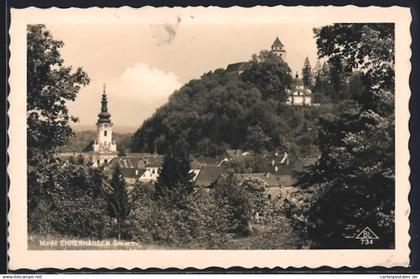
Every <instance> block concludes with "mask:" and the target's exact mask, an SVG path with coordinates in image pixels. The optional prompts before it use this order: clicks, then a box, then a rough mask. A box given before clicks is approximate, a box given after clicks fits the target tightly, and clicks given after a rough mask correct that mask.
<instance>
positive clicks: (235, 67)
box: [226, 62, 251, 72]
mask: <svg viewBox="0 0 420 279" xmlns="http://www.w3.org/2000/svg"><path fill="white" fill-rule="evenodd" d="M249 68H251V65H250V64H249V63H248V62H239V63H234V64H229V65H228V66H227V67H226V72H239V71H246V70H249Z"/></svg>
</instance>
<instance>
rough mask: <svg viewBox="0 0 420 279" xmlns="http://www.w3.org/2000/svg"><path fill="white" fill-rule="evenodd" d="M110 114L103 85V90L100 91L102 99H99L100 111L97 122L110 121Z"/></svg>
mask: <svg viewBox="0 0 420 279" xmlns="http://www.w3.org/2000/svg"><path fill="white" fill-rule="evenodd" d="M110 118H111V114H110V113H109V112H108V100H107V97H106V92H105V85H104V91H103V93H102V100H101V112H100V113H99V114H98V123H111V119H110Z"/></svg>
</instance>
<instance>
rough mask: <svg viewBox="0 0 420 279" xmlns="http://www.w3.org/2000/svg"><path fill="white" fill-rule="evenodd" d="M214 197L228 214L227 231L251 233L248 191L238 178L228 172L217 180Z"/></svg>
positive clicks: (242, 233) (250, 209)
mask: <svg viewBox="0 0 420 279" xmlns="http://www.w3.org/2000/svg"><path fill="white" fill-rule="evenodd" d="M214 195H215V199H216V200H217V201H218V202H219V204H220V207H221V208H225V210H226V211H228V212H230V214H229V224H230V228H229V229H228V232H230V233H235V234H237V235H241V236H246V235H249V234H250V233H251V228H250V222H251V219H252V202H251V199H250V197H249V193H248V192H247V191H246V190H245V188H243V187H241V185H240V182H239V181H238V179H237V178H236V177H235V176H234V175H233V174H229V175H228V176H227V177H223V178H221V179H219V180H218V181H217V184H216V186H215V191H214Z"/></svg>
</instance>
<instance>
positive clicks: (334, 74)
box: [328, 56, 347, 103]
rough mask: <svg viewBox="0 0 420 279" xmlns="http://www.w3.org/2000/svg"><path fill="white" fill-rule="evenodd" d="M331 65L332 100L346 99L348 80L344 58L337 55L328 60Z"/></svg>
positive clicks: (335, 101) (336, 101)
mask: <svg viewBox="0 0 420 279" xmlns="http://www.w3.org/2000/svg"><path fill="white" fill-rule="evenodd" d="M328 65H329V74H330V76H329V79H330V83H331V86H332V91H331V92H332V96H331V97H332V101H333V102H334V103H338V102H339V101H341V100H343V99H345V98H346V97H347V96H346V93H347V92H346V81H345V76H346V73H345V72H344V63H343V59H342V58H341V57H339V56H335V57H333V58H330V59H329V60H328Z"/></svg>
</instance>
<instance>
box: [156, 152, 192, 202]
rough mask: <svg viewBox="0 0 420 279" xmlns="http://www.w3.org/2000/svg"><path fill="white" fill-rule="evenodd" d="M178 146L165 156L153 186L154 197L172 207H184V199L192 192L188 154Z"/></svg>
mask: <svg viewBox="0 0 420 279" xmlns="http://www.w3.org/2000/svg"><path fill="white" fill-rule="evenodd" d="M178 146H179V147H178V148H176V149H174V150H171V151H170V152H169V153H168V154H166V155H165V157H164V160H163V163H162V168H160V169H159V177H158V180H157V182H156V185H155V187H156V192H155V196H156V197H157V198H158V199H161V200H162V201H163V202H165V203H166V204H168V205H169V206H171V205H172V206H174V207H180V206H185V204H184V203H185V198H186V197H187V196H188V195H190V194H191V193H192V191H193V190H194V184H193V182H192V179H193V177H194V173H193V172H192V171H191V166H190V160H189V156H188V153H187V152H186V150H185V149H183V147H181V146H180V145H178Z"/></svg>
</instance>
